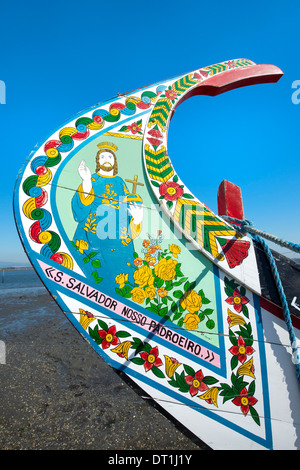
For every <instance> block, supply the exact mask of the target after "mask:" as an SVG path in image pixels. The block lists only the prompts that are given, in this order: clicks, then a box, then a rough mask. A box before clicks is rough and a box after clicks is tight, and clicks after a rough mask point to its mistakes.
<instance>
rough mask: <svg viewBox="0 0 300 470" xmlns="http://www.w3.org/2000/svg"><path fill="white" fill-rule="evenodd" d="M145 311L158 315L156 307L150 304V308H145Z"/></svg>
mask: <svg viewBox="0 0 300 470" xmlns="http://www.w3.org/2000/svg"><path fill="white" fill-rule="evenodd" d="M146 309H147V310H149V311H150V312H152V313H156V314H157V313H158V308H157V305H153V304H150V307H146Z"/></svg>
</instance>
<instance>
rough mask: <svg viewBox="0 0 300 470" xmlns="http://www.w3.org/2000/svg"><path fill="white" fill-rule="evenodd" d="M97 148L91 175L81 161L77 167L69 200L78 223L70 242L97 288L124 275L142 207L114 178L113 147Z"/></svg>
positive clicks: (84, 270) (133, 194) (114, 146)
mask: <svg viewBox="0 0 300 470" xmlns="http://www.w3.org/2000/svg"><path fill="white" fill-rule="evenodd" d="M98 148H99V151H98V153H97V155H96V172H95V173H94V174H92V173H91V171H90V169H89V168H88V167H87V166H86V163H85V161H82V162H81V163H80V164H79V166H78V172H79V175H80V177H81V179H82V183H81V184H80V186H79V188H78V189H77V191H76V193H75V194H74V196H73V198H72V211H73V216H74V219H75V221H76V222H77V223H78V226H77V229H76V231H75V235H74V238H73V243H74V245H75V246H76V248H77V253H78V252H79V254H78V256H77V257H76V259H77V260H79V263H78V264H79V265H80V267H81V269H82V270H83V272H84V273H85V274H86V275H88V276H89V277H90V276H92V277H93V278H94V280H96V282H100V280H101V286H103V285H104V284H107V283H108V284H110V285H111V286H113V285H114V283H115V277H116V276H117V275H118V274H120V273H124V272H128V265H127V263H132V260H133V253H134V245H133V240H134V239H135V238H136V237H137V236H138V235H139V233H140V232H141V228H142V219H143V207H142V205H141V204H140V202H141V198H140V196H138V195H136V194H135V193H130V192H129V190H128V188H127V186H126V184H125V182H124V181H123V179H122V178H121V177H120V176H118V175H117V173H118V165H117V158H116V154H115V152H116V151H117V150H118V148H117V146H116V145H114V144H112V143H110V142H102V143H101V144H99V145H98ZM129 201H130V204H129ZM134 201H138V202H134Z"/></svg>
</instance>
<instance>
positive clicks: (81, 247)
mask: <svg viewBox="0 0 300 470" xmlns="http://www.w3.org/2000/svg"><path fill="white" fill-rule="evenodd" d="M76 246H77V247H78V251H79V253H81V254H82V255H83V250H87V249H88V247H89V244H88V242H86V241H85V240H76Z"/></svg>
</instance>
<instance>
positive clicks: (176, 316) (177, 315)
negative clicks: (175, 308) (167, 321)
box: [173, 312, 182, 321]
mask: <svg viewBox="0 0 300 470" xmlns="http://www.w3.org/2000/svg"><path fill="white" fill-rule="evenodd" d="M181 315H182V312H177V313H175V315H174V318H173V321H176V320H178V319H179V318H180V317H181Z"/></svg>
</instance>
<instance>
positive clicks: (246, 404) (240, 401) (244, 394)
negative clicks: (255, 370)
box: [232, 387, 257, 416]
mask: <svg viewBox="0 0 300 470" xmlns="http://www.w3.org/2000/svg"><path fill="white" fill-rule="evenodd" d="M232 403H234V404H235V405H236V406H240V407H241V411H242V412H243V413H244V415H245V416H246V414H247V413H248V411H249V408H250V406H253V405H255V403H257V399H256V398H254V397H252V396H249V395H248V391H247V389H246V387H244V388H243V389H242V390H241V391H240V396H239V397H236V398H235V399H234V400H232Z"/></svg>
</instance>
